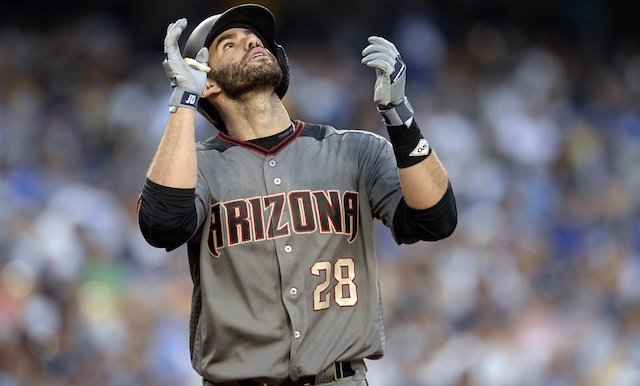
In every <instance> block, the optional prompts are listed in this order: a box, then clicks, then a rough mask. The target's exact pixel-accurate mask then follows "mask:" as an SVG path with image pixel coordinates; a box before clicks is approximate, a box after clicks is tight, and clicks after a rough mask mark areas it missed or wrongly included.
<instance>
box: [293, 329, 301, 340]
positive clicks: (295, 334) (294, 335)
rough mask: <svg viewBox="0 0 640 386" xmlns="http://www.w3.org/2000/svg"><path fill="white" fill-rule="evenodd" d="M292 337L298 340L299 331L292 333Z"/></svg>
mask: <svg viewBox="0 0 640 386" xmlns="http://www.w3.org/2000/svg"><path fill="white" fill-rule="evenodd" d="M293 337H294V338H296V339H298V338H299V337H300V331H294V332H293Z"/></svg>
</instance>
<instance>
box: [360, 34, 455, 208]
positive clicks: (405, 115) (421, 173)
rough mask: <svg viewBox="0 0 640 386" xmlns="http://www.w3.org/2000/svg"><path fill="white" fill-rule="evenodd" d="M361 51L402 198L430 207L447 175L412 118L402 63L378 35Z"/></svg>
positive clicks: (444, 189)
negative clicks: (372, 80) (373, 72)
mask: <svg viewBox="0 0 640 386" xmlns="http://www.w3.org/2000/svg"><path fill="white" fill-rule="evenodd" d="M362 55H363V59H362V63H363V64H365V65H367V66H369V67H371V68H373V69H375V70H376V83H375V89H374V102H375V103H376V104H377V107H378V111H379V112H380V114H382V117H383V121H384V123H385V125H386V126H387V131H388V133H389V138H390V140H391V143H392V144H393V150H394V152H395V155H396V160H397V162H398V172H399V175H400V184H401V187H402V193H403V196H404V200H405V202H406V204H407V205H408V206H409V207H410V208H412V209H416V210H421V209H428V208H431V207H433V206H434V205H435V204H437V203H438V202H439V201H440V200H441V199H442V198H443V197H444V195H445V193H446V192H447V188H448V186H449V177H448V175H447V171H446V170H445V168H444V167H443V166H442V164H441V163H440V160H439V159H438V157H437V156H436V154H435V152H434V151H433V150H432V149H431V148H430V146H429V143H428V142H427V140H426V139H425V138H424V137H423V136H422V133H421V132H420V128H419V127H418V126H417V125H416V123H415V122H414V120H413V109H412V108H411V105H410V104H409V100H408V99H407V97H406V96H405V83H406V69H407V68H406V65H405V63H404V62H403V61H402V58H401V57H400V53H399V52H398V50H397V49H396V47H395V45H393V43H391V42H389V41H388V40H386V39H384V38H381V37H378V36H371V37H370V38H369V45H368V46H367V47H366V48H365V49H364V50H363V51H362Z"/></svg>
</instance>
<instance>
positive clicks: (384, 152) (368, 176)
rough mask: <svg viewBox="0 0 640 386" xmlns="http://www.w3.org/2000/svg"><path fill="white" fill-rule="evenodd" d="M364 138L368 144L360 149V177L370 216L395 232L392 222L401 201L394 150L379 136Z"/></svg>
mask: <svg viewBox="0 0 640 386" xmlns="http://www.w3.org/2000/svg"><path fill="white" fill-rule="evenodd" d="M364 138H366V139H367V141H368V142H367V145H366V146H361V149H362V150H363V151H362V152H361V153H360V157H361V158H362V160H363V162H361V168H362V170H361V176H362V177H363V178H364V181H365V182H364V183H365V184H366V189H367V195H368V197H369V204H370V206H371V210H372V212H373V216H374V217H375V218H377V219H379V220H381V221H382V223H383V224H384V225H386V226H387V227H389V228H391V231H392V232H394V228H393V226H394V223H393V218H394V216H395V212H396V209H397V208H398V205H399V204H400V202H401V200H402V190H401V189H400V178H399V176H398V168H397V164H396V159H395V155H394V153H393V148H392V146H391V143H390V142H389V141H388V140H386V139H385V138H383V137H381V136H378V135H375V134H371V135H367V136H365V137H364Z"/></svg>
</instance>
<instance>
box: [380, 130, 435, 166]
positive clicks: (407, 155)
mask: <svg viewBox="0 0 640 386" xmlns="http://www.w3.org/2000/svg"><path fill="white" fill-rule="evenodd" d="M387 132H388V133H389V140H390V141H391V144H392V145H393V152H394V154H395V155H396V161H397V162H398V167H399V168H406V167H409V166H413V165H415V164H417V163H419V162H421V161H422V160H424V159H426V158H427V157H428V156H429V155H430V154H431V147H430V146H429V142H427V140H426V139H425V138H424V136H422V133H421V132H420V128H419V127H418V125H416V123H415V122H412V123H411V126H410V127H406V126H404V125H400V126H388V127H387Z"/></svg>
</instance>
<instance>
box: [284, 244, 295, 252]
mask: <svg viewBox="0 0 640 386" xmlns="http://www.w3.org/2000/svg"><path fill="white" fill-rule="evenodd" d="M284 251H285V252H287V253H289V252H291V251H293V248H291V245H285V246H284Z"/></svg>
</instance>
